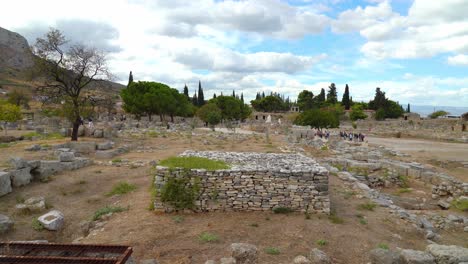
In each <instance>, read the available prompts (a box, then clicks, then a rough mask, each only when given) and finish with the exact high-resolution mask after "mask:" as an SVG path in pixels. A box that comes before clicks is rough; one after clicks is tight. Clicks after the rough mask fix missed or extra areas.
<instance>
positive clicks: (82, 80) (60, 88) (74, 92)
mask: <svg viewBox="0 0 468 264" xmlns="http://www.w3.org/2000/svg"><path fill="white" fill-rule="evenodd" d="M67 43H68V41H67V40H66V38H65V36H64V35H63V34H62V32H60V31H59V30H57V29H53V28H51V29H50V31H49V32H48V33H47V34H46V35H45V37H44V38H38V39H37V40H36V43H35V45H34V46H33V52H34V54H35V55H36V56H37V57H38V58H39V64H40V65H39V68H40V71H41V73H43V74H44V76H45V77H46V80H45V82H44V84H43V85H41V86H39V87H38V91H39V92H40V93H41V94H42V95H43V98H44V100H45V101H44V102H45V103H55V104H57V103H60V104H61V105H62V106H63V114H64V115H65V117H67V118H68V120H69V121H70V122H71V123H72V124H73V131H72V136H71V140H72V141H76V140H78V128H79V127H80V125H81V123H82V119H81V118H82V116H83V115H85V114H89V111H91V109H92V102H93V95H92V93H90V92H89V89H90V87H91V86H93V83H96V82H102V81H104V80H109V79H110V77H111V75H110V72H109V70H108V67H107V61H106V54H105V53H103V52H102V51H99V50H97V49H95V48H92V47H87V46H84V45H81V44H75V45H71V46H69V45H67Z"/></svg>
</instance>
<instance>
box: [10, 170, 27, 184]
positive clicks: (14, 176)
mask: <svg viewBox="0 0 468 264" xmlns="http://www.w3.org/2000/svg"><path fill="white" fill-rule="evenodd" d="M10 178H11V185H12V186H13V187H20V186H24V185H27V184H29V183H30V182H31V179H32V176H31V168H29V167H26V168H23V169H18V170H14V171H10Z"/></svg>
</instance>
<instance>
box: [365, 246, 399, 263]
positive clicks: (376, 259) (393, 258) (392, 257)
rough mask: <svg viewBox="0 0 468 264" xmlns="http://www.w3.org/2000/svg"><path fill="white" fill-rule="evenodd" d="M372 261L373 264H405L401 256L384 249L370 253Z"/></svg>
mask: <svg viewBox="0 0 468 264" xmlns="http://www.w3.org/2000/svg"><path fill="white" fill-rule="evenodd" d="M370 261H371V264H403V263H401V260H400V254H398V253H397V252H394V251H392V250H386V249H382V248H377V249H373V250H371V251H370Z"/></svg>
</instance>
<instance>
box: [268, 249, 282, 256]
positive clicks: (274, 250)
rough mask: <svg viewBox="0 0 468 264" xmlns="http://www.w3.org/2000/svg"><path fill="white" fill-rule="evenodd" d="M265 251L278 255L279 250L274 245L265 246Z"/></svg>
mask: <svg viewBox="0 0 468 264" xmlns="http://www.w3.org/2000/svg"><path fill="white" fill-rule="evenodd" d="M265 253H267V254H269V255H279V254H280V253H281V251H280V250H279V249H277V248H275V247H267V248H265Z"/></svg>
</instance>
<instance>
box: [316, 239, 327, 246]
mask: <svg viewBox="0 0 468 264" xmlns="http://www.w3.org/2000/svg"><path fill="white" fill-rule="evenodd" d="M316 243H317V245H319V246H321V247H323V246H325V245H326V244H328V241H326V240H325V239H319V240H317V242H316Z"/></svg>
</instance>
